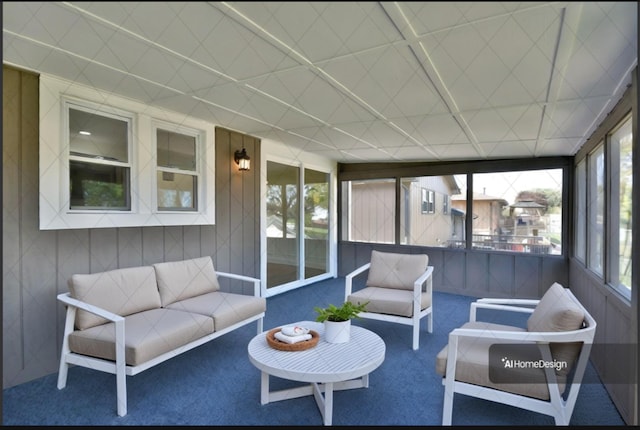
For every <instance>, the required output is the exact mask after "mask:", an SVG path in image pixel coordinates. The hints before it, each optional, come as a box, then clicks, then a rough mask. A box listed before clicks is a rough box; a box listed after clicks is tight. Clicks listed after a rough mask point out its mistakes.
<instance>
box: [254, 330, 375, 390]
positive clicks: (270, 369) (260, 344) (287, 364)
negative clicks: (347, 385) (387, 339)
mask: <svg viewBox="0 0 640 430" xmlns="http://www.w3.org/2000/svg"><path fill="white" fill-rule="evenodd" d="M285 325H297V326H301V327H306V328H309V329H311V330H315V331H317V332H318V334H320V340H319V341H318V344H317V345H316V346H315V347H313V348H310V349H306V350H304V351H280V350H277V349H274V348H272V347H270V346H269V344H268V343H267V339H266V334H267V331H265V332H263V333H261V334H259V335H257V336H255V337H254V338H253V339H251V341H250V342H249V346H248V350H249V360H250V361H251V363H252V364H253V365H254V366H256V367H257V368H258V369H260V370H261V371H263V372H266V373H268V374H270V375H273V376H277V377H280V378H284V379H289V380H293V381H301V382H318V383H325V382H338V381H347V380H350V379H354V378H359V377H361V376H363V375H367V374H369V373H370V372H371V371H373V370H374V369H376V368H377V367H378V366H380V364H382V362H383V361H384V354H385V350H386V347H385V344H384V341H383V340H382V339H381V338H380V336H378V335H377V334H375V333H373V332H372V331H369V330H367V329H365V328H362V327H358V326H354V325H353V324H352V325H351V337H350V340H349V342H345V343H328V342H327V341H326V340H324V324H322V323H318V322H315V321H300V322H296V323H291V324H285Z"/></svg>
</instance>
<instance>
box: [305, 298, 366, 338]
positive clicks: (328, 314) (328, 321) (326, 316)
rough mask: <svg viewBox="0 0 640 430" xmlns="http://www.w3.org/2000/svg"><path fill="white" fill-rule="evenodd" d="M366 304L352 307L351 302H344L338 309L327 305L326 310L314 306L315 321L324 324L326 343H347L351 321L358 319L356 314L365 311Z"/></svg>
mask: <svg viewBox="0 0 640 430" xmlns="http://www.w3.org/2000/svg"><path fill="white" fill-rule="evenodd" d="M368 303H369V302H366V303H362V304H359V305H354V304H353V303H351V302H344V303H343V304H342V305H341V306H340V307H338V306H336V305H333V304H329V306H327V307H326V308H320V307H318V306H316V307H315V308H314V310H315V311H316V312H317V313H318V316H317V317H316V321H318V322H323V323H324V335H325V339H326V341H327V342H329V343H343V342H348V341H349V338H350V332H351V330H350V329H351V320H352V319H353V318H360V317H359V316H358V314H359V313H360V312H364V311H365V310H366V306H367V304H368Z"/></svg>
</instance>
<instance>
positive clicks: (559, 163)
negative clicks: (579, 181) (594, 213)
mask: <svg viewBox="0 0 640 430" xmlns="http://www.w3.org/2000/svg"><path fill="white" fill-rule="evenodd" d="M573 161H574V158H573V157H570V156H558V157H538V158H534V159H500V160H465V161H450V162H448V161H447V162H432V163H425V162H406V163H394V164H393V165H389V163H349V164H347V163H341V164H339V165H338V178H337V180H338V193H339V195H338V205H339V208H338V210H339V211H340V212H341V213H345V211H347V210H348V209H347V208H345V207H343V206H344V204H347V203H348V202H346V201H345V196H344V195H343V193H344V191H345V190H343V184H344V183H345V182H349V181H358V180H365V179H368V180H372V179H395V180H396V189H399V188H400V187H401V186H402V184H401V182H402V178H407V177H421V176H449V175H467V185H466V186H467V187H473V181H472V176H473V174H476V173H501V172H513V171H529V170H545V169H561V170H562V205H563V206H562V217H561V228H562V233H561V252H560V253H559V254H532V253H524V252H523V253H518V254H517V255H525V256H535V257H541V258H552V259H553V258H566V257H567V255H568V253H569V251H568V243H569V241H568V237H569V236H568V235H569V230H568V228H567V226H568V223H569V216H570V214H571V213H572V211H571V210H570V209H571V206H570V201H571V199H570V194H571V192H572V190H571V187H570V186H569V183H570V181H571V174H572V168H573ZM467 197H468V198H470V197H471V196H470V195H468V196H467ZM400 208H401V203H400V196H396V210H395V213H394V215H395V225H396V238H395V242H394V243H393V244H394V245H397V246H420V247H424V248H430V247H432V246H428V245H409V244H405V243H403V236H404V233H403V232H402V229H401V219H402V216H401V209H400ZM449 212H451V210H449ZM465 212H466V213H468V214H471V213H473V207H472V200H470V201H467V206H466V211H465ZM466 222H467V225H465V230H466V231H469V232H470V231H472V226H471V218H470V217H467V219H466ZM338 228H339V232H338V237H339V238H340V239H339V241H340V242H342V243H371V244H376V242H372V241H362V240H357V241H355V240H347V239H345V236H344V229H345V227H344V226H343V225H339V226H338ZM472 236H473V235H472V234H470V233H468V234H466V238H465V239H464V240H463V241H462V242H464V244H463V245H462V246H461V247H460V248H462V249H464V250H465V251H466V252H471V253H502V254H505V253H508V254H509V255H514V253H513V252H511V251H504V250H499V249H495V250H486V249H474V247H473V243H472V240H471V239H472Z"/></svg>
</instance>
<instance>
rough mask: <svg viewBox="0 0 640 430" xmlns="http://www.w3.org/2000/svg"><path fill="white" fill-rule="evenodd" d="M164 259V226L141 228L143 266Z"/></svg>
mask: <svg viewBox="0 0 640 430" xmlns="http://www.w3.org/2000/svg"><path fill="white" fill-rule="evenodd" d="M163 261H164V227H145V228H144V229H142V264H143V265H145V266H148V265H151V264H155V263H161V262H163Z"/></svg>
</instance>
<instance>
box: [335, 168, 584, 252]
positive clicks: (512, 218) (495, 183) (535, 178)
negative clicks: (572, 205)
mask: <svg viewBox="0 0 640 430" xmlns="http://www.w3.org/2000/svg"><path fill="white" fill-rule="evenodd" d="M571 161H572V160H571V159H570V158H568V157H562V158H554V159H545V160H542V159H541V160H534V161H526V162H519V161H517V160H514V161H504V162H503V161H500V162H495V161H491V162H486V163H484V162H480V161H474V162H469V163H466V162H461V163H451V165H447V164H442V163H439V164H434V165H432V166H431V165H425V166H416V165H412V164H408V165H406V166H403V165H398V166H396V167H394V170H395V172H394V173H396V174H397V176H396V177H395V179H391V178H388V179H371V178H370V177H371V176H375V175H376V174H377V173H378V172H377V171H376V170H369V171H367V172H366V176H367V177H366V178H360V177H359V176H365V175H363V174H362V171H363V170H362V167H360V165H358V167H353V168H352V167H351V166H342V170H341V172H340V174H341V176H342V178H340V179H339V181H340V184H341V192H342V196H341V199H340V204H341V207H340V210H341V213H342V223H341V224H342V226H343V227H342V231H341V239H342V240H345V241H360V242H370V243H393V244H398V245H417V246H431V247H447V248H462V249H476V250H482V251H496V252H503V253H504V252H509V253H514V252H518V253H528V254H537V255H562V254H563V249H562V244H563V243H564V242H566V238H565V237H564V236H565V233H564V232H563V225H562V220H563V213H564V212H565V211H564V204H565V202H564V201H563V200H564V199H566V197H565V196H564V193H565V191H564V181H566V180H567V179H568V178H569V175H568V169H569V168H571V167H572V165H571ZM514 164H516V165H520V166H522V168H523V169H526V170H504V171H503V170H502V169H507V168H509V167H513V165H514ZM389 170H391V169H389V168H384V169H382V168H381V169H380V171H379V173H380V174H381V175H382V174H389ZM476 170H478V171H480V172H488V171H493V172H495V173H479V172H476ZM423 171H428V172H434V173H438V174H431V175H424V176H420V175H419V174H416V173H421V172H423ZM409 172H410V173H411V174H410V175H407V174H406V173H409ZM403 173H405V174H404V175H403ZM469 184H473V189H472V190H468V189H467V188H468V187H469V186H470V185H469ZM396 190H397V193H399V195H396ZM469 196H472V199H471V201H468V197H469ZM441 202H442V203H441ZM440 204H442V206H440ZM468 226H471V229H470V230H469V231H467V227H468ZM394 232H395V237H394ZM470 239H471V240H470Z"/></svg>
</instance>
